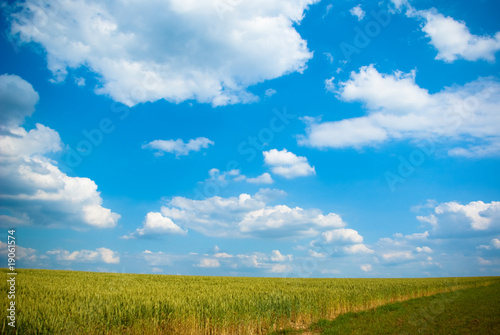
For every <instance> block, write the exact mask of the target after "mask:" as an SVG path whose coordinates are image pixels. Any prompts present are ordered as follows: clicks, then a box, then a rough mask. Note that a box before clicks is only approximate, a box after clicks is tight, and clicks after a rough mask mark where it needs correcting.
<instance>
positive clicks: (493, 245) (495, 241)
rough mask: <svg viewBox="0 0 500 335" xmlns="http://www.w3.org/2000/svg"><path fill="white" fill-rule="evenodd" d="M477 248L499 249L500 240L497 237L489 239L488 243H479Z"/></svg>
mask: <svg viewBox="0 0 500 335" xmlns="http://www.w3.org/2000/svg"><path fill="white" fill-rule="evenodd" d="M478 249H486V250H498V249H500V240H499V239H498V238H494V239H492V240H491V242H490V244H489V245H480V246H479V247H478Z"/></svg>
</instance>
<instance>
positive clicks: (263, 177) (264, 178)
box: [246, 172, 274, 184]
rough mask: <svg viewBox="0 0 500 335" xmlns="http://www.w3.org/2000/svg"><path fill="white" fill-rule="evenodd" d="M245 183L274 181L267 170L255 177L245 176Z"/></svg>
mask: <svg viewBox="0 0 500 335" xmlns="http://www.w3.org/2000/svg"><path fill="white" fill-rule="evenodd" d="M246 181H247V183H251V184H272V183H273V182H274V180H273V178H272V177H271V175H270V174H269V173H267V172H265V173H263V174H261V175H260V176H258V177H255V178H246Z"/></svg>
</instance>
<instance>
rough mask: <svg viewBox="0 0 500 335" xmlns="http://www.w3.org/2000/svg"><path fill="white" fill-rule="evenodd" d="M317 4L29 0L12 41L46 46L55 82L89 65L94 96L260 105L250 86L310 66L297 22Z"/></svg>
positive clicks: (15, 15)
mask: <svg viewBox="0 0 500 335" xmlns="http://www.w3.org/2000/svg"><path fill="white" fill-rule="evenodd" d="M315 2H317V1H316V0H306V1H295V2H290V1H286V0H277V1H272V2H269V1H251V2H240V3H239V4H238V5H236V6H234V7H232V8H231V9H230V15H229V13H227V14H228V15H222V14H223V13H222V10H221V9H220V8H218V7H217V6H214V4H213V2H212V1H206V2H196V3H195V2H193V1H188V2H186V1H184V2H182V1H175V0H169V1H153V2H147V3H144V2H130V1H126V0H117V1H111V2H99V1H83V0H78V1H73V2H65V1H62V2H57V3H51V4H45V3H42V2H40V1H38V0H26V1H25V2H23V3H20V4H16V7H14V8H13V11H12V14H11V27H10V35H11V36H14V37H15V38H17V40H18V41H19V43H20V44H26V43H36V44H38V45H40V46H41V47H42V48H43V49H44V51H45V53H46V55H47V66H48V68H49V70H50V71H52V73H53V76H54V79H53V80H54V81H63V80H64V79H65V78H66V76H67V74H68V71H70V70H72V69H78V68H80V67H87V68H88V69H89V70H90V71H92V72H93V73H95V75H96V76H98V77H99V78H100V79H101V80H100V82H101V86H100V87H98V88H97V89H96V93H98V94H106V95H109V96H111V97H112V98H113V99H114V100H115V101H119V102H122V103H124V104H126V105H128V106H133V105H136V104H138V103H142V102H147V101H150V102H153V101H157V100H160V99H165V100H168V101H171V102H177V103H178V102H181V101H185V100H190V99H194V100H197V101H199V102H203V103H212V104H213V105H214V106H218V105H226V104H234V103H246V102H252V101H255V100H256V99H257V98H256V97H255V96H254V95H253V94H251V93H249V92H248V91H247V90H246V88H247V87H248V86H251V85H254V84H257V83H260V82H262V81H264V80H268V79H273V78H278V77H280V76H282V75H284V74H288V73H291V72H302V71H303V70H304V69H305V68H306V63H307V61H308V60H309V59H310V58H312V52H310V51H309V50H308V48H307V43H306V41H305V40H304V39H302V38H301V36H300V35H299V33H298V32H297V31H296V30H295V24H297V23H299V22H300V21H301V20H302V18H303V16H304V12H305V10H306V9H307V8H308V6H309V5H311V4H314V3H315ZM207 27H209V29H207Z"/></svg>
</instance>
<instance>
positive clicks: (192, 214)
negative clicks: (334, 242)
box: [141, 189, 345, 238]
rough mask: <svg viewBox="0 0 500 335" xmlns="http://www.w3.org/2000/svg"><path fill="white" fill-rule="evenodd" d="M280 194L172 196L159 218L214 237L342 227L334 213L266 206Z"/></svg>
mask: <svg viewBox="0 0 500 335" xmlns="http://www.w3.org/2000/svg"><path fill="white" fill-rule="evenodd" d="M282 193H283V192H282V191H278V190H269V189H261V190H260V191H259V192H257V193H256V194H254V195H253V196H252V195H249V194H240V195H239V196H236V197H229V198H223V197H219V196H215V197H211V198H207V199H204V200H193V199H189V198H185V197H174V198H172V199H171V200H170V201H168V203H167V204H166V205H165V206H163V207H162V208H161V215H162V216H163V217H164V218H165V219H167V218H168V219H169V220H171V221H172V222H174V223H175V224H176V225H178V226H179V227H180V228H179V229H186V228H187V229H191V230H194V231H197V232H200V233H202V234H204V235H206V236H217V237H250V236H261V237H274V238H284V237H292V236H295V237H308V236H317V235H319V234H320V232H321V231H324V230H325V229H332V228H340V227H343V226H345V223H344V222H343V221H342V219H341V218H340V216H338V215H337V214H335V213H329V214H327V215H324V214H323V213H322V212H321V211H320V210H318V209H303V208H300V207H288V206H287V205H270V204H269V203H270V202H271V201H273V200H274V199H275V198H276V197H277V196H281V195H282ZM169 222H170V221H169ZM141 229H142V228H141Z"/></svg>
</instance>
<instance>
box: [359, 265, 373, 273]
mask: <svg viewBox="0 0 500 335" xmlns="http://www.w3.org/2000/svg"><path fill="white" fill-rule="evenodd" d="M372 269H373V268H372V265H371V264H363V265H361V270H363V271H364V272H370V271H372Z"/></svg>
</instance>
